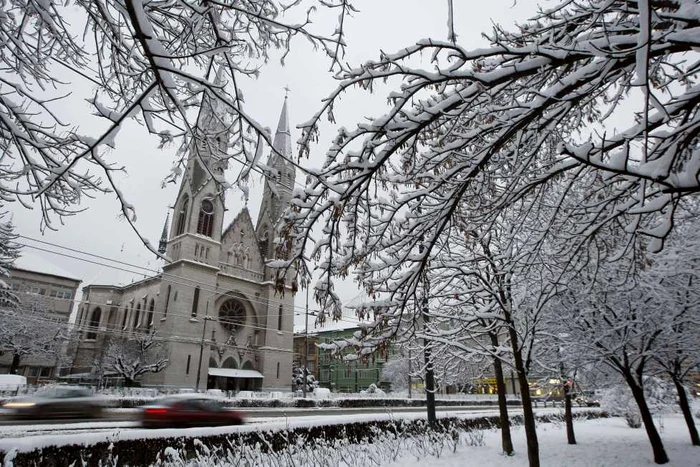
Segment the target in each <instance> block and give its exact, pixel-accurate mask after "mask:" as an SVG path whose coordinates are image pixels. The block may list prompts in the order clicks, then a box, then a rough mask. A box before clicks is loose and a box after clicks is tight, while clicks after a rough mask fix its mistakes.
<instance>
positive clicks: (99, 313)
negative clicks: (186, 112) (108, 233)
mask: <svg viewBox="0 0 700 467" xmlns="http://www.w3.org/2000/svg"><path fill="white" fill-rule="evenodd" d="M222 118H223V117H221V116H220V113H219V112H218V111H217V108H216V104H215V103H213V102H211V101H209V100H208V99H207V96H205V97H204V101H203V103H202V108H201V110H200V115H199V117H198V128H200V129H202V128H204V129H205V130H206V131H205V133H204V134H205V135H206V136H202V137H201V138H200V139H199V140H198V143H197V144H193V145H191V146H190V148H189V154H188V161H187V168H186V170H185V171H184V174H183V178H182V182H181V186H180V189H179V192H178V195H177V198H176V200H175V204H174V212H173V217H172V225H171V226H170V227H168V222H167V221H166V226H165V228H164V231H163V239H161V245H160V246H161V252H163V253H164V255H165V257H166V258H167V261H166V262H165V264H164V265H163V267H162V272H161V273H160V274H158V275H155V276H153V277H150V278H146V279H144V280H141V281H138V282H135V283H132V284H129V285H127V286H123V287H122V286H112V285H89V286H87V287H85V288H83V298H82V302H81V303H80V305H79V308H78V316H77V320H76V324H77V326H76V328H77V330H78V332H79V333H80V338H79V339H77V340H76V342H75V344H74V345H73V347H72V349H71V355H72V358H73V364H72V369H71V373H83V374H84V373H85V372H86V371H88V370H87V369H91V370H90V371H91V372H92V373H93V374H94V372H95V371H98V372H99V371H103V372H104V373H105V374H104V376H109V375H108V373H109V369H108V368H106V366H108V365H107V363H106V360H105V359H106V358H107V353H108V349H109V348H110V346H111V345H112V344H114V343H115V342H119V341H120V340H121V341H124V340H127V341H128V340H129V339H134V337H135V336H137V335H139V333H141V334H142V335H143V334H144V333H150V332H153V331H155V335H156V336H157V339H158V341H159V347H160V348H162V352H163V353H164V355H165V356H166V358H167V359H168V365H167V366H166V367H165V368H164V369H163V370H161V371H159V372H156V373H153V372H147V373H145V374H143V375H142V377H141V379H140V383H141V384H142V385H144V386H161V387H173V388H175V387H178V388H193V389H198V390H203V389H212V388H214V389H224V390H266V391H273V390H290V388H291V383H292V353H293V323H294V298H293V295H292V292H291V289H289V288H287V290H286V293H284V294H280V293H276V292H275V286H274V276H275V271H274V270H273V269H271V268H269V267H268V266H266V262H268V261H270V260H273V259H275V252H274V250H275V248H274V247H275V245H274V232H275V229H276V226H277V223H278V222H279V220H280V216H281V215H282V213H283V212H284V210H285V208H286V207H287V206H288V204H289V201H290V199H291V195H292V190H293V185H294V179H295V168H294V166H293V164H291V163H289V162H288V161H287V160H285V158H282V157H278V156H277V154H276V152H277V153H280V154H284V155H286V156H291V147H292V146H291V135H290V130H289V122H288V114H287V100H286V98H285V102H284V105H283V107H282V113H281V115H280V119H279V124H278V127H277V131H276V134H275V136H274V149H275V151H276V152H275V151H272V152H271V154H270V157H269V160H268V166H269V167H271V168H273V169H274V170H273V172H274V173H276V175H277V176H276V177H269V178H268V179H267V180H266V181H265V186H264V189H263V197H262V200H261V205H260V211H259V215H258V218H257V220H256V221H255V222H254V221H253V219H252V218H251V215H250V213H249V212H248V209H247V208H244V209H243V210H242V211H240V212H239V213H238V215H237V216H236V217H235V219H234V220H233V221H232V222H231V223H230V224H229V225H228V226H226V227H225V228H224V225H223V218H224V212H225V211H226V205H225V199H224V189H223V187H222V181H223V176H224V169H225V168H226V166H225V160H226V159H225V158H224V157H220V156H223V152H224V151H225V150H226V146H227V140H228V136H227V126H226V125H225V122H223V120H222ZM101 376H102V375H100V377H101Z"/></svg>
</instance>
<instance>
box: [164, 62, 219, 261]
mask: <svg viewBox="0 0 700 467" xmlns="http://www.w3.org/2000/svg"><path fill="white" fill-rule="evenodd" d="M214 83H215V84H220V83H221V76H220V75H219V74H217V77H216V80H215V81H214ZM195 132H196V137H195V138H194V139H193V140H192V141H191V142H190V144H189V148H188V158H187V167H186V169H185V172H184V175H183V177H182V182H181V185H180V191H179V192H178V195H177V200H176V202H175V206H174V213H173V219H172V226H171V228H170V236H169V239H170V240H169V241H168V246H167V250H166V251H167V254H166V256H167V258H168V259H169V260H170V261H172V262H176V261H179V260H190V261H196V262H200V263H205V264H208V265H210V266H213V267H218V264H217V262H218V258H219V248H220V242H221V233H222V226H223V220H224V210H225V206H224V192H225V189H224V187H223V185H222V183H223V181H224V170H225V169H226V148H227V145H228V132H229V124H228V122H227V115H226V114H225V112H224V111H223V109H222V108H221V104H220V103H219V102H218V101H216V100H215V99H214V98H212V97H211V96H210V95H209V94H208V93H205V94H204V96H203V97H202V105H201V108H200V112H199V116H198V117H197V127H196V129H195Z"/></svg>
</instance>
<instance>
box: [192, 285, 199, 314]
mask: <svg viewBox="0 0 700 467" xmlns="http://www.w3.org/2000/svg"><path fill="white" fill-rule="evenodd" d="M198 307H199V287H195V289H194V298H193V299H192V317H193V318H196V317H197V308H198Z"/></svg>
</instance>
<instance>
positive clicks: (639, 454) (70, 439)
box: [0, 409, 700, 467]
mask: <svg viewBox="0 0 700 467" xmlns="http://www.w3.org/2000/svg"><path fill="white" fill-rule="evenodd" d="M537 412H538V413H539V414H544V413H561V410H560V409H544V410H543V409H540V410H538V411H537ZM440 415H441V416H451V417H455V416H456V417H460V418H472V417H479V416H484V415H495V411H493V410H484V411H483V412H482V411H479V412H476V413H475V412H461V411H454V412H448V413H442V414H440ZM334 418H335V419H334ZM390 418H405V419H415V418H424V414H423V413H415V414H414V413H411V414H407V413H402V414H391V413H386V414H383V415H381V414H373V415H368V414H363V415H359V414H353V415H344V416H342V422H343V423H348V422H353V421H364V420H370V419H374V420H379V419H390ZM656 420H657V423H658V426H659V429H660V431H661V434H662V437H663V440H664V444H665V446H666V450H667V452H668V455H669V457H670V458H671V462H670V463H669V464H667V465H670V466H683V467H700V448H693V447H692V446H691V445H690V442H689V437H688V434H687V428H686V426H685V423H684V421H683V418H682V417H681V416H680V415H675V414H673V415H666V416H664V417H663V418H657V419H656ZM251 421H253V420H251ZM340 421H341V420H338V417H333V416H327V415H326V416H304V417H294V418H288V419H269V418H268V419H264V420H254V421H253V422H254V423H251V424H250V425H247V426H239V427H226V428H191V429H163V430H143V429H139V428H131V427H130V426H128V425H126V426H123V427H121V428H116V429H114V428H113V429H111V430H105V431H104V432H102V430H100V428H99V427H98V424H97V423H94V424H90V426H86V427H84V428H86V429H88V430H90V429H91V430H90V431H92V433H89V434H88V433H82V434H79V433H73V434H65V433H62V434H54V435H44V436H41V435H39V436H26V434H25V435H24V436H21V437H17V438H14V439H12V438H9V437H6V434H9V433H3V434H0V437H2V438H4V439H0V449H3V450H9V449H12V448H16V449H18V450H19V451H29V450H32V449H34V448H36V447H40V446H47V445H63V444H73V443H78V444H92V443H95V442H98V441H104V440H106V439H111V440H116V439H122V440H124V439H136V438H154V437H177V436H182V435H185V436H192V437H201V436H207V435H212V434H217V433H223V432H239V431H261V430H265V431H266V430H275V429H284V428H292V427H295V426H318V425H323V424H328V423H333V422H340ZM42 428H44V427H41V426H37V429H42ZM70 428H75V427H70ZM81 428H83V427H81ZM105 428H106V427H105ZM103 429H104V428H103ZM575 429H576V437H577V441H578V444H577V445H573V446H570V445H568V444H567V443H566V433H565V428H564V425H563V423H561V422H558V423H540V424H539V426H538V436H539V443H540V459H541V465H542V466H543V467H546V466H556V467H562V466H563V467H583V466H585V467H589V466H596V467H598V466H600V467H604V466H609V467H613V466H615V467H627V466H630V467H632V466H634V467H637V466H653V465H655V464H654V462H653V460H652V452H651V448H650V447H649V442H648V440H647V437H646V433H645V431H644V430H643V429H631V428H629V427H627V425H626V424H625V422H624V420H623V419H621V418H609V419H598V420H588V421H577V422H576V424H575ZM416 439H417V438H416ZM475 439H476V440H478V442H476V443H475V442H474V441H475ZM461 440H462V442H461V443H459V444H458V446H457V449H456V452H452V449H451V448H446V449H442V450H441V452H440V456H439V457H436V456H435V455H430V454H426V449H425V447H423V448H420V449H412V448H411V444H412V443H415V442H417V441H408V444H403V445H402V446H401V449H400V451H397V454H398V453H400V455H399V457H398V458H396V460H395V461H393V462H382V463H381V464H380V465H382V466H388V467H418V466H421V467H423V466H431V467H457V466H459V467H462V466H470V465H474V466H506V467H525V466H527V465H528V462H527V452H526V445H525V435H524V433H523V430H522V427H514V428H513V440H514V443H515V449H516V455H515V456H514V457H506V456H504V455H502V454H501V452H500V432H499V431H497V430H489V431H484V432H474V433H466V432H462V435H461ZM429 443H430V441H429ZM329 447H330V448H331V450H330V451H329V452H330V454H329V458H328V461H329V462H328V463H327V464H326V465H327V466H333V465H347V463H345V464H342V463H337V462H334V461H335V460H337V459H335V458H334V456H335V457H338V456H340V457H342V455H341V454H337V453H336V452H335V447H333V446H329ZM358 449H359V451H358ZM372 449H374V448H373V447H372V446H371V445H364V446H359V445H358V446H357V448H353V447H352V445H350V446H348V447H347V449H346V450H347V451H348V452H350V453H355V454H358V455H365V456H366V457H367V459H365V460H368V459H372V458H373V457H374V458H377V459H378V457H376V456H374V455H373V454H372V453H371V452H369V453H368V452H365V451H367V450H369V451H371V450H372ZM385 450H386V449H385ZM428 450H429V449H428ZM340 457H339V458H340ZM392 458H395V457H392ZM358 459H359V458H358ZM297 460H299V459H297ZM201 461H202V459H200V460H199V462H200V463H199V464H197V461H196V460H193V461H184V462H180V461H178V462H174V463H172V464H167V465H180V466H182V465H186V466H190V465H192V466H194V465H212V466H221V467H223V466H230V465H236V463H235V462H234V463H231V462H230V460H226V459H223V458H218V457H211V458H208V459H205V463H204V464H202V463H201ZM295 462H296V461H295ZM10 465H11V464H10ZM275 465H277V464H275ZM279 465H287V464H284V463H282V464H279ZM290 465H305V464H298V463H294V464H290Z"/></svg>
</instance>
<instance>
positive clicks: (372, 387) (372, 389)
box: [360, 383, 386, 396]
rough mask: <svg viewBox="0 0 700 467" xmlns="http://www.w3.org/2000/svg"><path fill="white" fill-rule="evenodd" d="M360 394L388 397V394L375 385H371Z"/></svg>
mask: <svg viewBox="0 0 700 467" xmlns="http://www.w3.org/2000/svg"><path fill="white" fill-rule="evenodd" d="M360 394H376V395H378V396H385V395H386V393H385V392H384V391H383V390H382V389H380V388H378V387H377V385H376V384H374V383H372V384H370V385H369V387H368V388H367V389H365V390H364V391H360Z"/></svg>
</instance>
